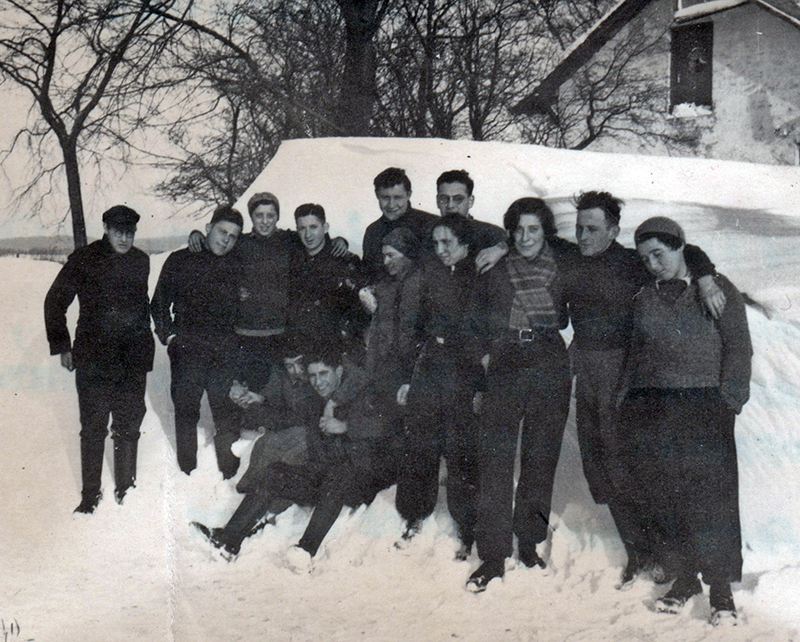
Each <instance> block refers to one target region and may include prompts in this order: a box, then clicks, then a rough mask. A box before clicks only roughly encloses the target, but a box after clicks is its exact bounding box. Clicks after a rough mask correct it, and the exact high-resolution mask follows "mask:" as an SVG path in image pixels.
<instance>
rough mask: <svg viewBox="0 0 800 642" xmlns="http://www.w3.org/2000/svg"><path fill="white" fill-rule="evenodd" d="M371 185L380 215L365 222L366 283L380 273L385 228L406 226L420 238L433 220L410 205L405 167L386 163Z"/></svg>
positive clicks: (426, 213) (376, 278) (387, 231)
mask: <svg viewBox="0 0 800 642" xmlns="http://www.w3.org/2000/svg"><path fill="white" fill-rule="evenodd" d="M373 185H374V187H375V197H376V198H377V199H378V205H379V206H380V208H381V214H382V215H381V217H380V218H379V219H378V220H376V221H373V222H372V223H370V224H369V225H368V226H367V229H366V230H365V231H364V241H363V243H362V245H361V248H362V256H363V259H362V261H363V265H364V272H365V276H366V278H367V281H368V282H369V283H375V282H376V281H377V280H378V279H379V278H380V277H381V275H382V274H383V255H382V254H381V248H382V247H383V239H384V238H385V237H386V235H387V234H389V232H391V231H392V230H395V229H397V228H399V227H406V228H408V229H409V230H411V231H412V232H413V233H414V235H415V236H416V237H417V238H418V239H419V240H420V241H422V240H423V239H425V235H426V232H427V231H428V229H429V226H430V225H431V224H432V223H433V222H434V221H435V220H436V217H435V216H434V215H433V214H429V213H428V212H423V211H422V210H418V209H415V208H413V207H411V181H410V180H409V178H408V176H407V175H406V172H405V170H403V169H400V168H399V167H387V168H386V169H385V170H383V171H382V172H381V173H380V174H378V175H377V176H376V177H375V180H374V181H373Z"/></svg>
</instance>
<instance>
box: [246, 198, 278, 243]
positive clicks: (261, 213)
mask: <svg viewBox="0 0 800 642" xmlns="http://www.w3.org/2000/svg"><path fill="white" fill-rule="evenodd" d="M250 220H251V221H253V231H254V232H255V233H256V234H257V235H258V236H264V237H267V236H271V235H272V233H273V232H274V231H275V228H276V227H277V225H278V210H277V209H275V206H274V205H273V204H272V203H263V204H261V205H259V206H258V207H256V208H255V209H254V210H253V211H252V212H251V213H250Z"/></svg>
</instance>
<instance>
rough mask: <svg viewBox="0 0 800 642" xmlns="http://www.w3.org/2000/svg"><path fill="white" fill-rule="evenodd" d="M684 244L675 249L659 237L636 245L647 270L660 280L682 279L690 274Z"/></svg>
mask: <svg viewBox="0 0 800 642" xmlns="http://www.w3.org/2000/svg"><path fill="white" fill-rule="evenodd" d="M683 247H684V246H683V245H681V246H680V247H679V248H678V249H677V250H673V249H672V248H671V247H669V246H668V245H666V244H664V243H663V242H662V241H660V240H659V239H657V238H649V239H647V240H646V241H642V242H641V243H639V244H638V245H637V246H636V251H637V252H638V253H639V256H640V257H641V258H642V262H644V266H645V267H646V268H647V271H648V272H650V274H652V275H653V276H654V277H656V280H658V281H668V280H669V279H682V278H684V277H686V276H687V275H688V274H689V270H688V269H687V268H686V261H685V260H684V258H683Z"/></svg>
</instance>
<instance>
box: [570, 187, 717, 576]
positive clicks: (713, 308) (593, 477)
mask: <svg viewBox="0 0 800 642" xmlns="http://www.w3.org/2000/svg"><path fill="white" fill-rule="evenodd" d="M623 205H624V202H623V201H622V200H621V199H619V198H616V197H614V196H612V195H611V194H610V193H608V192H602V191H587V192H583V193H581V194H579V195H578V196H576V198H575V206H576V209H577V219H576V225H575V236H576V238H577V241H578V244H577V247H576V246H575V245H574V244H572V243H569V242H568V241H564V240H562V239H556V241H557V244H554V249H556V250H557V255H558V256H559V269H560V270H561V275H562V280H563V283H564V295H565V297H566V301H567V304H568V309H569V315H570V320H571V322H572V326H573V329H574V331H575V334H574V339H573V341H572V345H571V346H570V354H571V361H572V366H573V370H574V373H575V375H576V385H575V397H576V422H577V427H578V442H579V444H580V449H581V457H582V459H583V470H584V474H585V476H586V479H587V482H588V483H589V489H590V491H591V493H592V497H593V498H594V500H595V501H596V502H597V503H601V504H608V506H609V509H610V511H611V514H612V516H613V518H614V521H615V522H616V524H617V528H618V530H619V532H620V537H621V538H622V540H623V543H624V544H625V548H626V550H627V552H628V565H627V567H626V568H625V570H624V571H623V575H622V581H621V586H626V585H628V584H629V583H630V582H631V581H633V579H635V577H636V575H637V573H639V572H640V571H643V570H646V569H647V568H648V567H649V566H651V565H652V564H653V563H654V562H656V561H658V560H657V559H653V553H654V552H652V551H649V550H648V548H649V544H648V542H647V538H646V537H645V535H644V533H641V532H640V531H639V530H638V529H636V528H635V527H634V526H633V523H632V520H630V519H629V517H628V516H627V515H626V514H625V511H624V510H623V503H622V502H621V501H620V500H621V499H622V498H619V497H618V491H617V487H618V486H620V485H621V484H622V483H623V480H620V479H614V476H615V475H616V476H619V475H620V474H622V472H621V471H620V470H619V467H618V466H616V465H615V462H614V461H613V460H612V457H611V450H610V449H611V447H612V444H613V443H615V439H616V437H615V435H616V431H617V423H616V414H617V413H616V409H615V407H614V402H615V392H616V389H617V385H618V382H619V378H620V376H621V373H622V369H623V365H624V362H625V358H626V355H627V351H628V346H629V343H630V336H631V331H632V322H633V300H634V295H635V294H636V293H637V292H638V291H639V289H640V288H641V287H642V285H644V284H645V283H646V282H648V281H649V279H650V277H649V275H648V274H647V270H645V268H644V266H643V265H642V262H641V260H640V259H639V257H638V255H637V253H636V250H633V249H627V248H624V247H622V246H621V245H620V244H619V243H617V241H616V238H617V235H618V234H619V221H620V211H621V207H622V206H623ZM685 255H686V259H687V262H688V263H689V265H690V268H691V271H692V275H693V278H695V279H696V280H697V283H698V286H699V290H700V292H701V293H702V296H703V300H704V304H705V306H706V308H707V309H708V310H709V312H710V313H711V314H712V315H714V316H718V314H719V313H720V312H721V310H722V308H723V307H724V303H725V297H724V295H723V294H722V292H721V290H719V288H717V287H716V285H715V284H714V280H713V275H714V265H713V264H712V263H711V262H710V261H709V259H708V257H707V256H706V255H705V253H704V252H703V251H702V250H700V248H698V247H696V246H691V245H689V246H687V247H686V250H685Z"/></svg>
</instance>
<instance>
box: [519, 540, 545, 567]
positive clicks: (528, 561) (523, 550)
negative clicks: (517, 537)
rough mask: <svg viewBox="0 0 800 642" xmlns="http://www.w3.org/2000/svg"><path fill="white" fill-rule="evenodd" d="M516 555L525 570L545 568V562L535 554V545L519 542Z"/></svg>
mask: <svg viewBox="0 0 800 642" xmlns="http://www.w3.org/2000/svg"><path fill="white" fill-rule="evenodd" d="M517 553H518V555H517V556H518V557H519V561H520V562H522V563H523V564H524V565H525V566H526V567H527V568H533V567H534V566H538V567H539V568H545V567H546V566H547V564H545V561H544V560H543V559H542V558H541V557H539V554H538V553H537V552H536V544H527V543H526V544H523V543H522V542H520V544H519V549H518V551H517Z"/></svg>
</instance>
